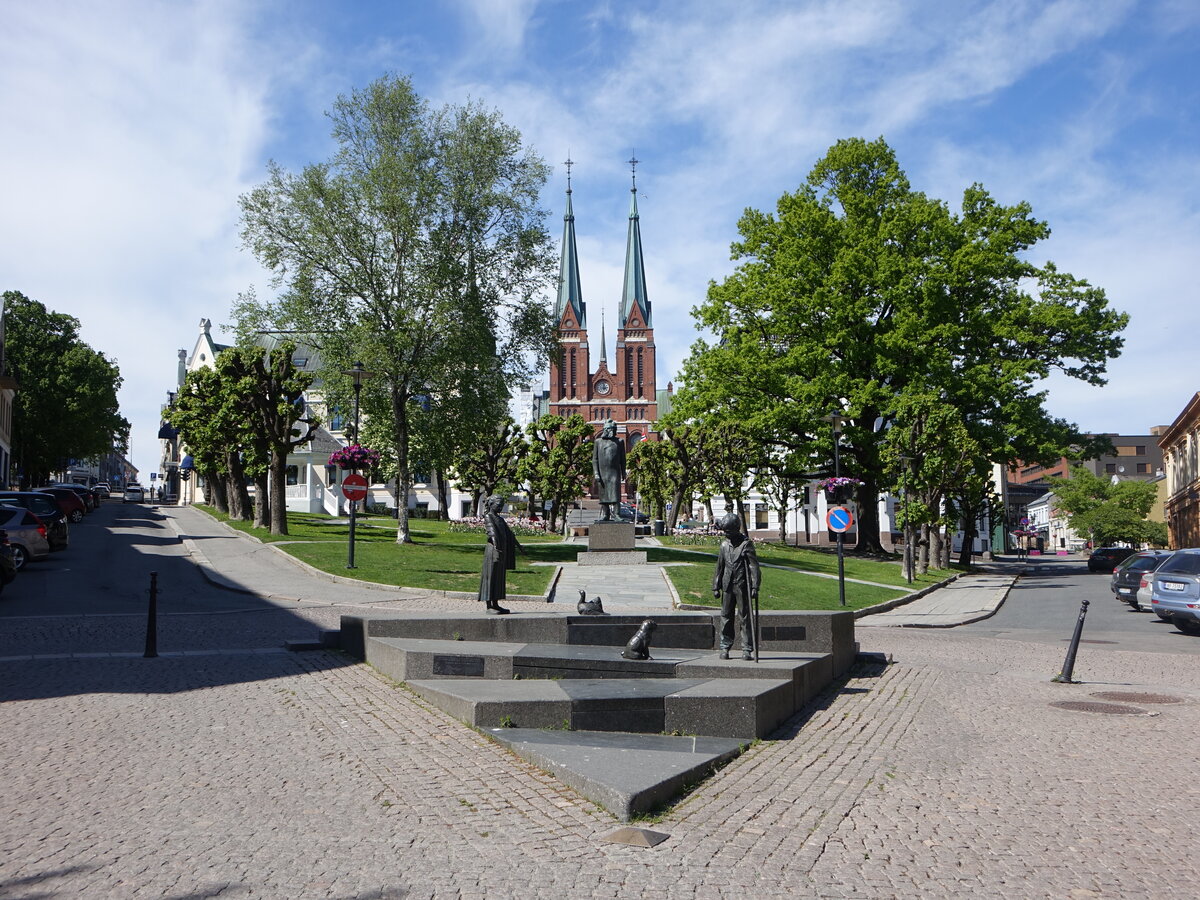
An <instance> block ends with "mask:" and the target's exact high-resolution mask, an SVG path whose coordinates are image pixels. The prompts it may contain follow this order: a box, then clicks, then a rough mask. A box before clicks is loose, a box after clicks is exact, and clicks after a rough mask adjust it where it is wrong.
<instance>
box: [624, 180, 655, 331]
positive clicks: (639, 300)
mask: <svg viewBox="0 0 1200 900" xmlns="http://www.w3.org/2000/svg"><path fill="white" fill-rule="evenodd" d="M635 305H636V307H637V309H638V311H639V312H640V313H641V317H642V322H643V324H644V325H645V326H646V327H647V328H649V327H651V324H652V323H651V321H650V299H649V298H648V297H647V296H646V267H645V265H644V264H643V262H642V228H641V225H640V224H639V222H638V208H637V186H636V185H635V186H634V187H633V188H632V198H631V199H630V201H629V237H628V239H627V241H626V243H625V288H624V290H622V292H621V324H620V327H621V328H624V327H625V325H626V323H627V322H628V321H629V314H630V313H631V312H633V309H634V306H635Z"/></svg>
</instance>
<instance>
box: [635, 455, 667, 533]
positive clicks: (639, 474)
mask: <svg viewBox="0 0 1200 900" xmlns="http://www.w3.org/2000/svg"><path fill="white" fill-rule="evenodd" d="M673 462H674V454H673V453H672V450H671V447H670V445H669V444H667V443H665V442H663V441H638V443H637V444H635V445H634V447H633V450H632V451H630V453H629V463H628V467H629V482H630V486H631V487H632V488H633V489H634V490H635V491H637V492H638V493H639V494H640V495H641V496H642V499H643V500H645V501H646V503H647V505H648V506H649V507H650V509H649V514H650V516H651V518H655V519H663V518H665V517H666V515H665V514H666V506H667V498H668V497H670V496H671V495H672V489H673V484H674V481H673V478H672V472H671V469H672V465H673ZM639 512H645V510H639Z"/></svg>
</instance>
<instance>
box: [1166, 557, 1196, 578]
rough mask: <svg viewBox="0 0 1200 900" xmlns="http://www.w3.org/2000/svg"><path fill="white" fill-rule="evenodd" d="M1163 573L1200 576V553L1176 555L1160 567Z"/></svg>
mask: <svg viewBox="0 0 1200 900" xmlns="http://www.w3.org/2000/svg"><path fill="white" fill-rule="evenodd" d="M1158 571H1159V572H1162V573H1176V574H1179V575H1200V553H1176V554H1175V555H1174V556H1172V557H1170V558H1168V559H1167V561H1166V562H1165V563H1163V564H1162V565H1161V566H1159V567H1158Z"/></svg>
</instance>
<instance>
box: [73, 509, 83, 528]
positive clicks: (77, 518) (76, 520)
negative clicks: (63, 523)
mask: <svg viewBox="0 0 1200 900" xmlns="http://www.w3.org/2000/svg"><path fill="white" fill-rule="evenodd" d="M82 521H83V513H81V512H80V511H79V510H77V509H73V510H71V524H72V525H78V524H79V523H80V522H82Z"/></svg>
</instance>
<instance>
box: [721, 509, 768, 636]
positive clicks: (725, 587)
mask: <svg viewBox="0 0 1200 900" xmlns="http://www.w3.org/2000/svg"><path fill="white" fill-rule="evenodd" d="M717 524H718V526H719V527H720V528H721V530H722V531H724V532H725V540H723V541H721V547H720V550H719V552H718V553H717V571H716V573H715V574H714V575H713V596H714V597H715V598H717V599H718V600H720V601H721V659H729V649H730V648H731V647H732V646H733V623H734V615H735V614H736V615H738V616H740V617H741V620H742V659H754V621H753V619H752V618H751V616H750V609H751V607H750V603H751V601H752V600H755V599H757V598H758V585H759V583H760V582H761V581H762V574H761V572H760V570H759V568H758V554H756V553H755V552H754V541H752V540H750V538H748V537H747V536H746V535H745V534H743V533H742V521H741V519H739V518H738V515H737V513H729V514H728V515H726V516H725V517H724V518H723V519H721V520H720V521H719V522H718V523H717Z"/></svg>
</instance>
